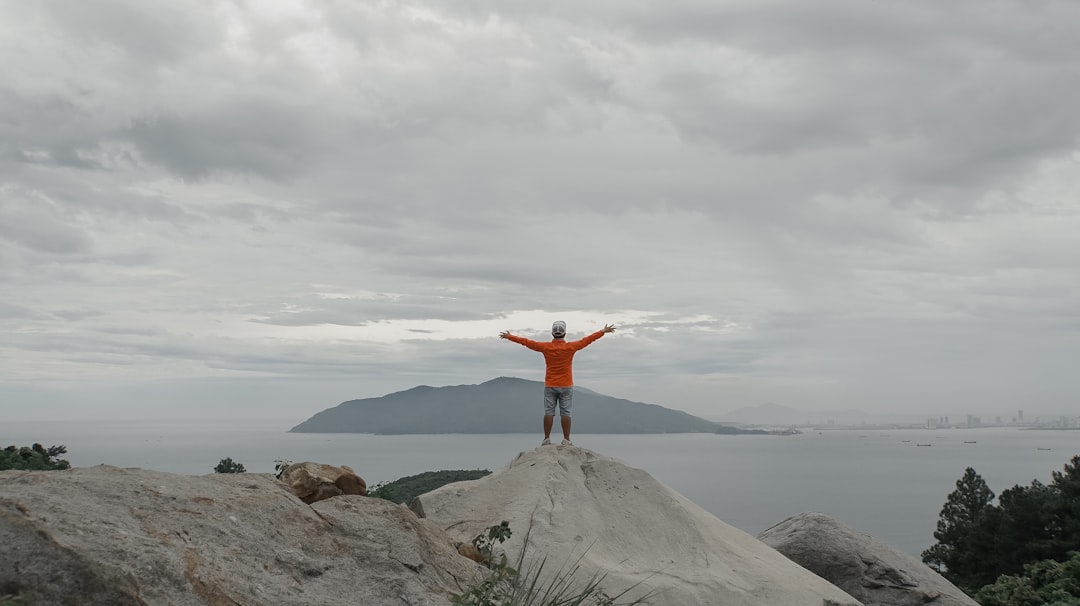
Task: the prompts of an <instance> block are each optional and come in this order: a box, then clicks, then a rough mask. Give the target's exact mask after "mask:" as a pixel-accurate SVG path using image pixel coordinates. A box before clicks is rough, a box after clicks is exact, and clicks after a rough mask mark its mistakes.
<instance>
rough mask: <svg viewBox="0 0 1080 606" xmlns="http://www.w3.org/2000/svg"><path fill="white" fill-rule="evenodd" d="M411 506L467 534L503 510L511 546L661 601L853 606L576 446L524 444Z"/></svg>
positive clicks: (673, 497) (696, 510)
mask: <svg viewBox="0 0 1080 606" xmlns="http://www.w3.org/2000/svg"><path fill="white" fill-rule="evenodd" d="M413 508H414V510H415V511H417V512H418V513H421V512H422V514H423V515H425V516H426V517H427V518H428V519H429V520H431V521H433V522H436V523H438V524H439V525H440V526H441V527H443V528H445V529H446V530H447V532H448V533H450V534H451V535H454V536H456V537H457V538H458V539H459V540H462V541H468V540H469V539H471V538H472V537H474V536H476V535H477V534H480V533H481V532H483V531H484V530H485V529H487V528H488V527H490V526H494V525H497V524H499V523H500V522H501V521H502V520H508V521H509V522H510V528H511V530H512V531H513V533H514V534H513V537H512V538H511V540H510V541H508V542H507V543H506V544H505V545H504V546H503V547H504V549H505V550H506V552H507V553H508V554H510V555H511V557H514V556H515V555H516V554H519V553H521V551H522V549H523V548H524V549H525V554H526V567H528V565H530V562H531V565H533V566H535V565H536V564H537V558H538V557H542V556H544V555H546V556H547V562H546V564H545V570H551V569H557V568H559V567H560V566H563V565H573V564H575V563H576V564H577V565H579V566H580V574H581V575H582V577H581V578H585V579H587V578H589V577H591V576H592V575H593V574H604V575H606V577H605V578H604V580H603V583H602V585H603V586H604V588H605V589H607V590H608V593H609V594H612V595H614V592H618V591H621V590H623V589H625V588H628V587H631V586H634V585H635V584H639V585H637V587H636V588H635V589H634V590H633V592H632V593H631V594H628V595H633V596H635V597H636V596H637V595H641V594H643V593H645V592H652V593H653V597H651V599H650V602H649V603H650V604H652V605H653V606H709V605H713V604H715V605H723V606H823V605H826V606H841V605H842V606H852V605H857V604H859V602H858V601H857V600H855V599H854V598H852V597H851V596H849V595H848V594H846V593H844V592H843V591H841V590H839V589H838V588H837V587H835V586H833V585H832V584H830V583H828V582H826V581H824V580H823V579H821V578H820V577H818V576H816V575H814V574H812V573H810V572H809V571H807V570H806V569H805V568H802V567H800V566H798V565H796V564H794V563H793V562H792V561H791V560H789V559H788V558H786V557H784V556H783V555H781V554H780V553H778V552H776V551H775V550H773V549H772V548H770V547H768V546H767V545H765V544H764V543H762V542H760V541H758V540H757V539H755V538H754V537H753V536H751V535H749V534H747V533H745V532H743V531H741V530H738V529H736V528H734V527H732V526H729V525H727V524H725V523H724V522H722V521H720V520H718V519H717V518H716V517H714V516H713V515H712V514H710V513H708V512H706V511H705V510H703V509H701V508H700V507H698V506H697V505H695V504H694V503H692V502H691V501H689V500H688V499H687V498H686V497H684V496H682V495H681V494H679V493H677V492H675V491H674V490H671V489H670V488H668V487H667V486H665V485H663V484H661V483H660V482H658V481H656V480H655V479H653V478H652V477H651V476H650V475H649V474H647V473H645V472H644V471H642V470H639V469H635V468H633V467H630V466H628V465H626V464H624V463H622V462H620V461H617V460H615V459H611V458H607V457H604V456H601V455H598V454H596V453H594V452H592V451H589V450H586V449H583V448H579V447H575V446H546V447H541V448H537V449H535V450H533V451H529V452H524V453H521V454H520V455H518V457H517V458H516V459H515V460H514V461H513V462H512V463H511V464H510V465H509V467H507V468H505V469H503V470H500V471H497V472H495V473H494V474H492V475H489V476H487V477H484V478H481V479H479V480H473V481H469V482H458V483H455V484H449V485H447V486H444V487H442V488H439V489H437V490H434V491H432V492H429V493H427V494H425V495H421V496H420V497H418V498H417V499H416V500H415V501H414V503H413Z"/></svg>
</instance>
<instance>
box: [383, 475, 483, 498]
mask: <svg viewBox="0 0 1080 606" xmlns="http://www.w3.org/2000/svg"><path fill="white" fill-rule="evenodd" d="M490 473H491V472H490V471H488V470H487V469H473V470H464V469H455V470H444V471H425V472H424V473H421V474H417V475H415V476H407V477H404V478H400V479H398V480H395V481H393V482H379V483H378V484H376V485H374V486H372V487H371V488H370V489H368V496H369V497H378V498H380V499H386V500H388V501H393V502H395V503H405V504H408V503H409V502H411V501H412V500H413V499H415V498H416V497H418V496H420V495H422V494H424V493H425V492H431V491H432V490H435V489H436V488H439V487H440V486H445V485H446V484H450V483H453V482H462V481H464V480H476V479H478V478H482V477H484V476H486V475H489V474H490Z"/></svg>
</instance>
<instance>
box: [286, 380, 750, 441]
mask: <svg viewBox="0 0 1080 606" xmlns="http://www.w3.org/2000/svg"><path fill="white" fill-rule="evenodd" d="M543 389H544V385H543V383H540V382H538V381H529V380H526V379H519V378H516V377H499V378H497V379H492V380H490V381H487V382H485V383H481V384H479V385H454V386H447V387H429V386H426V385H421V386H418V387H413V388H412V389H408V390H405V391H399V392H395V393H391V394H387V395H385V396H381V397H377V398H364V399H360V400H349V401H347V402H342V403H341V404H339V405H337V406H335V407H333V408H328V409H326V410H324V411H322V412H319V413H317V414H315V415H313V416H312V417H311V418H309V419H308V420H306V421H304V422H303V423H300V424H299V425H297V426H296V427H293V428H292V429H291V430H290V432H295V433H372V434H385V435H402V434H444V433H466V434H467V433H539V432H540V419H541V416H542V415H543V404H542V401H543ZM573 413H574V432H575V433H605V434H641V433H761V432H760V431H753V430H744V429H741V428H737V427H731V426H730V425H724V424H722V423H716V422H713V421H708V420H706V419H702V418H700V417H695V416H694V415H691V414H688V413H685V412H682V411H680V410H673V409H671V408H664V407H663V406H658V405H656V404H646V403H644V402H632V401H630V400H624V399H621V398H614V397H611V396H606V395H603V394H600V393H597V392H595V391H592V390H590V389H586V388H584V387H576V388H575V390H574V411H573Z"/></svg>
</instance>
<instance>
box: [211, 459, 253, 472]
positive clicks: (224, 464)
mask: <svg viewBox="0 0 1080 606" xmlns="http://www.w3.org/2000/svg"><path fill="white" fill-rule="evenodd" d="M246 471H247V470H246V469H244V465H243V463H236V462H234V461H233V460H232V458H231V457H227V458H224V459H222V460H221V461H219V462H218V464H217V467H215V468H214V473H244V472H246Z"/></svg>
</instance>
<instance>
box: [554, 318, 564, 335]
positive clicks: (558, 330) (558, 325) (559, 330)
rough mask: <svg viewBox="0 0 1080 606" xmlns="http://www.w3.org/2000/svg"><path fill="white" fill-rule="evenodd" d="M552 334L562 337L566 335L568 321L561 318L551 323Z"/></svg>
mask: <svg viewBox="0 0 1080 606" xmlns="http://www.w3.org/2000/svg"><path fill="white" fill-rule="evenodd" d="M551 336H553V337H556V338H562V337H565V336H566V322H563V321H562V320H559V321H558V322H555V323H554V324H552V325H551Z"/></svg>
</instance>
